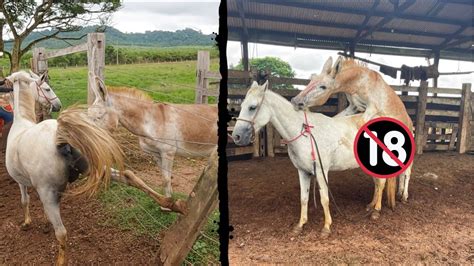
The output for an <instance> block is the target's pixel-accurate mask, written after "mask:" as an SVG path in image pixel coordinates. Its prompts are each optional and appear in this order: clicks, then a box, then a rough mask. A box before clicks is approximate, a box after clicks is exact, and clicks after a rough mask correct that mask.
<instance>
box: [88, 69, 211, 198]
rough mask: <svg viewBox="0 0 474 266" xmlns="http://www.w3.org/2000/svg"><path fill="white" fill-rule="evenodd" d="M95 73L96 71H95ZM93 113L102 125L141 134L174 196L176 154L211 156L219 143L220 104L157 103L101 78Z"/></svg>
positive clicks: (140, 142)
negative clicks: (109, 85)
mask: <svg viewBox="0 0 474 266" xmlns="http://www.w3.org/2000/svg"><path fill="white" fill-rule="evenodd" d="M91 75H92V74H91ZM95 80H97V82H96V83H95V84H93V85H94V86H93V88H94V92H95V95H96V98H95V101H94V103H93V104H92V105H91V106H90V107H89V110H88V113H89V116H90V117H91V118H92V119H93V120H94V121H95V122H96V123H97V124H98V125H99V126H101V127H103V128H106V129H109V130H111V129H114V128H116V127H117V126H118V124H119V123H120V124H121V125H122V126H124V127H125V128H126V129H128V130H129V131H130V132H131V133H133V134H134V135H137V136H138V139H139V144H140V147H141V148H142V150H144V151H146V152H149V153H151V154H153V156H154V157H155V158H156V161H157V163H158V165H159V166H160V167H161V171H162V175H163V177H164V183H165V195H166V196H167V197H171V193H172V188H171V176H172V170H173V160H174V157H175V155H181V156H186V157H194V156H198V157H204V156H210V155H211V153H212V152H213V151H214V150H215V149H216V145H217V107H216V106H211V105H207V104H168V103H156V102H154V101H153V100H152V99H151V98H150V96H148V95H147V94H146V93H144V92H143V91H140V90H138V89H133V88H113V89H112V88H111V89H109V90H107V88H106V86H105V85H104V83H103V82H102V81H100V80H98V79H97V78H95Z"/></svg>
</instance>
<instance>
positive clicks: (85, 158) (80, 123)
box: [5, 72, 123, 265]
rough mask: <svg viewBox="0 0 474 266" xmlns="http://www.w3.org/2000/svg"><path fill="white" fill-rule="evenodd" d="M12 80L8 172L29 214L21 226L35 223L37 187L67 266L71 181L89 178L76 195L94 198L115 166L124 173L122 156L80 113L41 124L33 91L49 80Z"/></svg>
mask: <svg viewBox="0 0 474 266" xmlns="http://www.w3.org/2000/svg"><path fill="white" fill-rule="evenodd" d="M7 80H9V81H10V82H12V83H13V88H14V89H13V91H14V96H13V109H14V120H13V125H12V128H11V130H10V134H9V135H8V143H7V150H6V155H5V157H6V168H7V171H8V173H9V174H10V176H11V177H12V178H13V179H14V180H15V181H16V182H17V183H18V184H19V186H20V190H21V203H22V206H23V209H24V214H25V220H24V223H23V225H22V227H25V228H27V227H28V226H29V225H30V223H31V218H30V214H29V196H28V192H27V188H28V187H34V188H35V189H36V191H37V192H38V195H39V197H40V200H41V202H42V203H43V207H44V211H45V213H46V216H47V218H48V220H49V221H50V222H51V224H52V225H53V227H54V231H55V235H56V239H57V240H58V242H59V254H58V256H57V264H59V265H63V264H65V263H66V257H65V254H66V246H67V243H66V229H65V227H64V225H63V223H62V220H61V216H60V211H59V203H60V198H61V195H62V193H63V192H64V190H65V188H66V185H67V183H68V181H72V180H74V179H75V178H77V176H78V175H79V174H84V175H87V176H88V178H87V179H86V181H85V182H84V183H83V184H82V185H81V186H79V187H78V188H77V190H76V192H75V193H87V194H90V195H91V194H93V193H95V192H96V191H97V190H98V189H99V188H100V187H102V186H105V185H107V184H108V183H109V181H110V176H111V172H112V170H111V167H112V166H116V167H117V166H118V168H119V169H122V165H123V153H122V151H121V149H120V147H119V145H118V144H117V142H115V140H114V139H113V138H112V137H110V136H109V135H108V134H107V132H106V131H104V130H102V129H100V128H97V127H96V126H95V125H94V123H93V122H92V121H89V119H88V118H87V116H86V115H85V113H83V112H82V110H80V109H78V108H72V109H71V108H70V109H67V110H65V111H63V112H62V113H61V114H60V115H59V117H58V120H54V119H49V120H45V121H42V122H40V123H38V124H37V123H36V117H35V112H34V106H35V99H34V91H35V88H36V87H40V88H45V84H46V83H45V82H44V80H42V82H41V83H38V80H37V79H35V78H32V77H31V76H30V75H29V74H28V73H26V72H17V73H14V74H12V75H10V76H9V77H7ZM48 87H49V86H48ZM32 88H33V89H32ZM37 91H38V92H39V93H41V91H40V90H39V89H38V90H37Z"/></svg>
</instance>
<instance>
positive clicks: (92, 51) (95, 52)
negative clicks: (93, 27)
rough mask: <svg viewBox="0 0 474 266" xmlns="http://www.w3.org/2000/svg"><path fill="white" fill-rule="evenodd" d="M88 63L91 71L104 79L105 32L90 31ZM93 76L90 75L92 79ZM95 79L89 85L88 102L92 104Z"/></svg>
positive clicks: (88, 35)
mask: <svg viewBox="0 0 474 266" xmlns="http://www.w3.org/2000/svg"><path fill="white" fill-rule="evenodd" d="M87 65H88V67H89V71H92V73H94V75H95V76H97V77H99V78H100V79H101V80H104V68H105V34H104V33H98V32H94V33H89V34H87ZM90 78H91V77H89V79H90ZM94 82H95V80H89V82H88V85H87V104H92V103H93V102H94V99H95V95H94V93H93V91H92V86H93V85H92V84H94Z"/></svg>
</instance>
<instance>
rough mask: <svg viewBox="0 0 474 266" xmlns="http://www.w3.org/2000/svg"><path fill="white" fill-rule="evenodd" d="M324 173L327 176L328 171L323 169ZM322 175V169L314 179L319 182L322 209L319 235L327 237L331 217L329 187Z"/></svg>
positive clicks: (329, 232)
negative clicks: (322, 217)
mask: <svg viewBox="0 0 474 266" xmlns="http://www.w3.org/2000/svg"><path fill="white" fill-rule="evenodd" d="M324 174H325V175H324V176H325V177H326V178H328V171H325V173H324ZM324 176H323V172H322V171H318V174H317V176H316V179H317V181H318V184H319V188H320V189H319V196H320V198H321V205H322V206H323V210H324V227H323V229H321V237H322V238H327V237H329V235H330V234H331V224H332V218H331V212H330V211H329V194H328V192H329V188H328V186H327V180H326V181H325V180H324Z"/></svg>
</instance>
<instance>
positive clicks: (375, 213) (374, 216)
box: [370, 210, 380, 220]
mask: <svg viewBox="0 0 474 266" xmlns="http://www.w3.org/2000/svg"><path fill="white" fill-rule="evenodd" d="M379 218H380V211H378V210H374V211H373V212H372V213H371V214H370V219H372V220H378V219H379Z"/></svg>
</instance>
